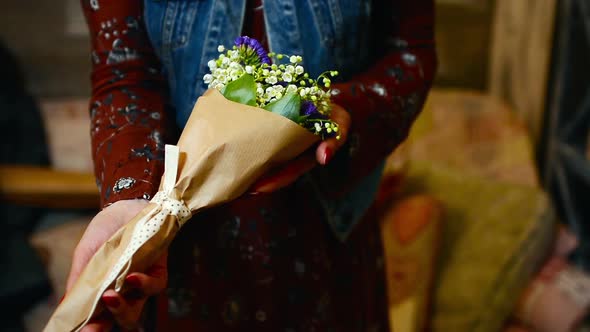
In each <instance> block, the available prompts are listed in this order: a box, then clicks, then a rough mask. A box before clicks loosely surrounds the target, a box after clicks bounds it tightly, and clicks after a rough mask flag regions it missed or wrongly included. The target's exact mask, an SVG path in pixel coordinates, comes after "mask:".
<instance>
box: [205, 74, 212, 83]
mask: <svg viewBox="0 0 590 332" xmlns="http://www.w3.org/2000/svg"><path fill="white" fill-rule="evenodd" d="M203 81H204V82H205V84H209V83H211V81H213V75H211V74H207V75H205V76H203Z"/></svg>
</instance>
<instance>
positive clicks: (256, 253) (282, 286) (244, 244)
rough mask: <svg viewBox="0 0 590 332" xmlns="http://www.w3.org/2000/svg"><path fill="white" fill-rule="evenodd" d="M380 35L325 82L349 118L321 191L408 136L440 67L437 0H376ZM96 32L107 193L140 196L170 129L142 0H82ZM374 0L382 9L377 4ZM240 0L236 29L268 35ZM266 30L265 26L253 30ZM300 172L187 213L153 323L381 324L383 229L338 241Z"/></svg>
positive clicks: (97, 154) (148, 188)
mask: <svg viewBox="0 0 590 332" xmlns="http://www.w3.org/2000/svg"><path fill="white" fill-rule="evenodd" d="M377 2H378V4H377V5H379V6H383V8H382V10H381V12H382V13H389V12H391V13H395V16H393V15H384V16H386V18H387V20H385V21H383V22H381V24H382V27H381V28H382V29H383V30H384V31H387V32H388V34H389V38H388V40H386V41H383V44H386V45H388V46H390V47H389V48H388V50H387V52H384V57H383V58H382V59H381V60H380V61H379V62H378V63H377V64H375V65H374V66H373V67H372V68H370V69H369V70H368V71H367V72H366V73H363V74H360V75H358V76H357V77H355V78H354V79H353V80H351V81H349V82H346V83H341V84H335V85H334V86H333V90H334V93H335V95H334V101H335V102H336V103H338V104H340V105H342V106H343V107H344V108H345V109H347V110H348V111H349V112H350V114H351V118H352V127H351V129H350V134H349V140H348V143H347V145H346V147H345V148H343V149H341V151H339V153H338V154H337V155H336V157H335V159H338V158H346V159H348V161H347V167H340V168H338V169H333V168H331V167H329V166H328V167H324V168H318V169H316V170H315V171H314V172H313V173H314V175H315V176H318V178H320V177H321V178H322V179H324V181H326V182H330V183H329V184H330V185H329V186H324V187H325V188H331V190H330V192H326V194H327V195H333V196H337V195H340V194H342V193H343V192H346V191H347V190H348V189H349V188H350V187H351V186H352V185H354V183H355V182H356V181H358V179H360V178H362V177H363V176H365V175H366V174H368V173H369V172H370V171H371V170H373V169H374V168H375V166H376V165H378V164H379V163H380V162H381V161H382V160H383V159H384V158H385V157H386V156H387V155H388V154H389V153H390V152H391V151H392V150H393V149H394V148H395V147H396V146H397V145H398V144H399V143H400V142H401V141H402V140H403V139H405V137H406V136H407V133H408V130H409V128H410V126H411V124H412V122H413V120H414V119H415V117H416V116H417V114H418V113H419V111H420V109H421V107H422V105H423V103H424V100H425V98H426V95H427V92H428V90H429V88H430V86H431V81H432V78H433V75H434V72H435V68H436V55H435V50H434V40H433V21H434V19H433V16H434V15H433V0H417V1H403V0H387V1H385V0H383V1H377ZM82 4H83V8H84V11H85V15H86V18H87V22H88V25H89V29H90V33H91V40H92V61H93V72H92V87H93V91H92V100H91V105H90V112H91V121H92V127H91V136H92V150H93V157H94V164H95V173H96V178H97V185H98V187H99V189H100V191H101V196H102V203H103V205H104V206H106V205H108V204H111V203H113V202H115V201H118V200H122V199H135V198H145V199H149V198H151V196H152V195H153V194H154V193H155V192H156V191H157V187H158V182H159V179H160V176H161V174H162V168H163V165H162V159H163V153H162V150H163V145H164V143H165V142H167V141H170V140H172V139H173V138H174V137H175V136H176V134H175V133H176V131H174V130H172V129H171V127H170V126H169V125H168V115H167V113H166V109H167V107H168V106H167V103H168V101H169V100H168V94H167V82H166V80H165V78H164V77H163V75H162V74H161V71H160V64H159V60H158V58H157V55H156V54H155V53H154V51H153V49H152V47H151V45H150V42H149V38H148V36H147V33H146V31H145V28H144V25H143V19H142V1H141V0H128V1H121V0H111V1H107V0H101V1H100V6H96V4H97V1H96V0H82ZM378 10H379V9H378ZM262 15H263V13H262V11H261V10H260V9H259V7H258V6H257V4H256V3H252V2H250V3H249V11H248V15H247V17H246V25H245V26H246V29H245V33H248V34H249V35H251V36H254V37H256V36H258V37H259V39H264V24H263V23H262V22H263V18H262ZM260 37H262V38H260ZM313 197H314V194H313V192H312V189H311V188H310V185H309V183H307V182H306V181H299V182H297V183H296V184H294V185H292V186H290V187H289V188H287V189H284V190H281V191H278V192H276V193H272V194H258V195H244V196H243V197H241V198H239V199H236V200H235V201H233V202H231V203H229V204H226V205H223V206H220V207H217V208H214V209H210V210H208V211H205V212H203V213H200V214H199V215H197V216H195V217H194V218H193V219H194V220H192V221H191V222H189V223H187V224H186V225H185V227H184V228H183V229H182V231H181V232H180V234H179V236H178V237H177V239H175V240H174V242H173V244H172V246H171V248H170V255H169V275H170V280H169V287H168V289H167V291H166V294H163V295H162V297H161V299H160V301H159V310H158V317H157V319H156V327H157V330H159V331H284V332H290V331H388V330H389V326H388V319H387V304H386V303H387V301H386V298H385V296H386V291H385V289H384V287H385V283H384V270H383V264H384V262H383V258H382V248H381V239H380V235H379V228H378V225H377V223H376V221H375V220H374V219H372V218H365V219H364V220H363V221H361V222H360V223H359V224H358V225H357V226H355V229H354V230H353V232H352V234H351V235H350V237H349V238H348V239H347V240H346V241H345V242H341V241H339V240H337V238H336V237H335V236H334V234H333V232H332V231H331V229H330V227H329V226H328V224H327V223H326V222H325V221H324V217H323V215H322V212H321V211H322V210H321V208H320V206H319V203H318V202H317V201H315V200H314V199H313Z"/></svg>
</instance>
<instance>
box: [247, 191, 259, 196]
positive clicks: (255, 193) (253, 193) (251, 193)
mask: <svg viewBox="0 0 590 332" xmlns="http://www.w3.org/2000/svg"><path fill="white" fill-rule="evenodd" d="M258 194H260V192H258V191H251V192H249V193H248V195H251V196H255V195H258Z"/></svg>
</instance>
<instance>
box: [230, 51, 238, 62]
mask: <svg viewBox="0 0 590 332" xmlns="http://www.w3.org/2000/svg"><path fill="white" fill-rule="evenodd" d="M229 58H230V59H232V60H238V59H239V58H240V52H238V51H237V50H232V51H229Z"/></svg>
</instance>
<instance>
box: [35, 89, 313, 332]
mask: <svg viewBox="0 0 590 332" xmlns="http://www.w3.org/2000/svg"><path fill="white" fill-rule="evenodd" d="M318 140H319V137H318V136H316V135H314V134H312V133H310V132H309V131H307V130H306V129H304V128H302V127H301V126H299V125H298V124H296V123H294V122H292V121H291V120H289V119H286V118H284V117H282V116H280V115H277V114H274V113H270V112H267V111H265V110H262V109H259V108H256V107H251V106H247V105H242V104H238V103H234V102H232V101H229V100H227V99H225V98H224V97H223V96H222V95H221V94H220V93H219V92H218V91H217V90H208V91H207V92H205V94H204V95H203V96H202V97H200V98H199V99H198V101H197V103H196V104H195V107H194V108H193V111H192V114H191V116H190V118H189V120H188V122H187V124H186V127H185V129H184V131H183V132H182V135H181V137H180V139H179V141H178V144H177V149H176V147H174V146H167V147H166V162H165V164H166V166H165V167H166V169H165V173H164V176H163V177H162V183H161V185H160V191H159V192H158V194H156V196H155V197H154V199H152V202H151V203H150V204H149V205H148V206H147V207H146V208H145V209H144V210H143V211H141V212H140V213H139V214H138V215H137V216H136V217H135V218H133V219H132V220H131V221H130V222H129V223H128V224H127V225H126V226H124V227H123V228H121V229H120V230H119V231H118V232H117V233H115V234H114V235H113V236H112V237H111V238H110V239H109V240H108V241H107V242H106V243H105V244H104V245H103V246H102V247H101V248H100V249H99V250H98V251H97V252H96V254H95V255H94V257H93V258H92V259H91V260H90V261H89V263H88V265H87V266H86V268H85V269H84V271H83V272H82V274H81V275H80V277H79V279H78V281H77V282H76V283H75V284H74V286H73V288H72V289H71V290H70V291H69V292H68V293H67V294H66V297H65V298H64V299H63V301H62V303H61V304H60V305H59V306H58V307H57V309H56V311H55V312H54V313H53V315H52V317H51V319H50V320H49V322H48V323H47V326H46V327H45V330H44V331H45V332H64V331H78V330H79V329H80V328H81V327H83V326H84V325H85V324H86V322H87V321H88V319H89V318H91V317H92V316H93V315H94V314H97V313H99V312H100V311H102V310H104V308H103V306H102V304H101V303H100V296H101V294H102V293H103V292H104V290H105V289H107V288H112V287H113V286H114V288H115V290H117V291H122V292H124V291H125V288H124V287H122V286H123V285H122V283H123V280H124V278H125V276H126V275H127V273H128V272H129V271H142V270H145V269H146V268H147V267H149V266H150V265H151V264H153V263H154V261H155V259H157V258H158V257H159V256H160V255H161V253H162V252H163V251H164V250H165V249H166V248H167V247H168V245H169V244H170V242H171V241H172V239H173V238H174V236H175V235H176V233H177V232H178V230H179V229H180V227H181V226H182V224H183V223H184V221H185V220H187V219H189V218H190V215H192V214H194V213H195V212H197V211H199V210H201V209H203V208H207V207H211V206H214V205H218V204H221V203H224V202H227V201H230V200H233V199H235V198H237V197H238V196H240V195H242V194H243V193H244V192H245V191H246V190H247V189H248V188H249V187H250V186H251V185H252V184H253V183H254V182H255V181H256V180H257V179H258V178H259V177H260V176H262V175H263V174H264V173H266V172H268V171H269V170H270V169H271V168H273V167H275V166H278V165H280V164H282V163H285V162H287V161H289V160H292V159H293V158H295V157H296V156H298V155H299V154H301V153H302V152H304V151H305V150H306V149H307V148H309V147H310V146H311V145H312V144H314V143H315V142H317V141H318ZM176 173H178V174H176ZM176 175H177V176H176ZM189 210H190V211H189ZM136 247H137V248H136Z"/></svg>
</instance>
